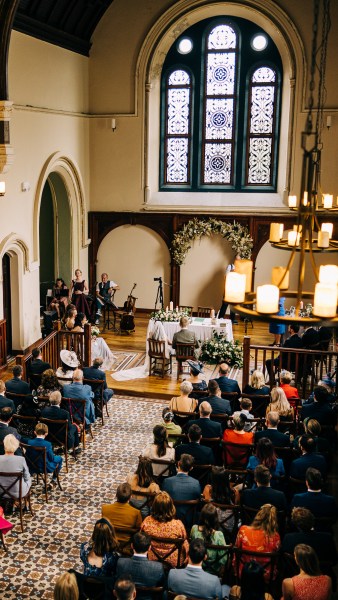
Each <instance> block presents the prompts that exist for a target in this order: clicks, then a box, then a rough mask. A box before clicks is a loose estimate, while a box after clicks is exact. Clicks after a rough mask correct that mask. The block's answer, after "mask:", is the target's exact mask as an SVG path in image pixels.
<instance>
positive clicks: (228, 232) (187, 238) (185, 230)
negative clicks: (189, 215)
mask: <svg viewBox="0 0 338 600" xmlns="http://www.w3.org/2000/svg"><path fill="white" fill-rule="evenodd" d="M213 234H217V235H221V236H222V237H224V239H226V240H227V241H228V242H230V243H231V246H232V248H233V250H234V252H235V253H236V254H239V255H240V257H241V258H250V257H251V250H252V246H253V241H252V238H251V236H250V234H249V230H248V229H247V227H244V226H243V225H240V223H237V222H236V221H234V222H233V223H225V222H224V221H220V220H218V219H214V218H209V219H208V220H207V221H206V220H205V221H204V220H199V219H197V218H196V219H192V220H191V221H188V223H186V224H185V225H183V227H182V229H181V230H180V231H178V232H177V233H175V235H174V239H173V243H172V246H171V250H170V251H171V255H172V258H173V260H174V262H175V263H176V264H177V265H182V264H183V263H184V260H185V257H186V255H187V254H188V251H189V250H190V248H191V245H192V242H194V241H195V240H196V239H198V238H199V239H200V238H201V237H203V236H204V235H207V236H211V235H213Z"/></svg>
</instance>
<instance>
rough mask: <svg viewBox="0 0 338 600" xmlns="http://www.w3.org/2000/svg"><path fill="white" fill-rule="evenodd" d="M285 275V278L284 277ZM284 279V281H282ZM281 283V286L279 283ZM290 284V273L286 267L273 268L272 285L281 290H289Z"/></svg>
mask: <svg viewBox="0 0 338 600" xmlns="http://www.w3.org/2000/svg"><path fill="white" fill-rule="evenodd" d="M284 275H285V277H284ZM282 277H283V280H282V281H281V279H282ZM280 281H281V284H280V285H278V284H279V282H280ZM289 282H290V273H289V271H287V270H286V267H273V268H272V274H271V283H272V285H276V286H277V287H279V289H280V290H287V289H289Z"/></svg>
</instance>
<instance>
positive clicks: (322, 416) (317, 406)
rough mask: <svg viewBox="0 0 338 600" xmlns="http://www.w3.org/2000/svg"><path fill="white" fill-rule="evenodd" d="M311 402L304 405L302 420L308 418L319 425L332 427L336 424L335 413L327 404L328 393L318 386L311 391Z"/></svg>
mask: <svg viewBox="0 0 338 600" xmlns="http://www.w3.org/2000/svg"><path fill="white" fill-rule="evenodd" d="M313 400H314V401H313V402H312V403H311V404H304V406H303V407H302V410H301V418H302V420H304V419H306V417H310V418H311V419H316V421H318V423H320V424H321V425H333V424H334V423H335V422H336V413H335V411H334V410H333V409H332V407H331V405H330V404H329V403H328V391H327V390H326V389H325V388H324V387H323V386H319V385H318V386H317V387H315V389H314V390H313Z"/></svg>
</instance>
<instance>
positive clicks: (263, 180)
mask: <svg viewBox="0 0 338 600" xmlns="http://www.w3.org/2000/svg"><path fill="white" fill-rule="evenodd" d="M281 81H282V64H281V59H280V56H279V53H278V50H277V48H276V46H275V44H274V43H273V41H272V39H271V38H270V37H269V36H268V35H267V34H266V33H265V32H263V31H262V30H261V29H260V28H259V27H258V26H257V25H255V24H254V23H252V22H250V21H247V20H245V19H240V18H234V17H232V18H231V19H230V18H229V19H228V18H222V19H216V20H215V19H208V20H205V21H202V22H199V23H197V24H196V25H194V26H192V27H190V28H189V29H188V30H187V31H186V32H185V33H184V34H182V35H181V36H180V38H179V39H178V40H177V41H176V42H175V43H174V44H173V45H172V47H171V49H170V50H169V52H168V55H167V58H166V60H165V62H164V65H163V70H162V98H161V151H160V189H161V190H162V191H178V190H182V189H185V190H188V191H248V192H250V191H258V190H259V191H262V192H264V191H266V192H271V191H275V190H276V181H277V163H278V137H279V136H278V130H279V102H280V95H281Z"/></svg>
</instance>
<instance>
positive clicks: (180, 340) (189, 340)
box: [172, 317, 198, 350]
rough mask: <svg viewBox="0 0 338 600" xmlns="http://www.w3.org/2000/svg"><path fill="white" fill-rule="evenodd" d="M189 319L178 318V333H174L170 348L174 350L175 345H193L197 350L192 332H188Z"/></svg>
mask: <svg viewBox="0 0 338 600" xmlns="http://www.w3.org/2000/svg"><path fill="white" fill-rule="evenodd" d="M188 327H189V317H181V318H180V328H181V329H180V331H177V332H176V333H174V336H173V341H172V347H173V349H174V350H176V345H177V344H195V348H198V341H197V338H196V335H195V334H194V332H193V331H189V329H188Z"/></svg>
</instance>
